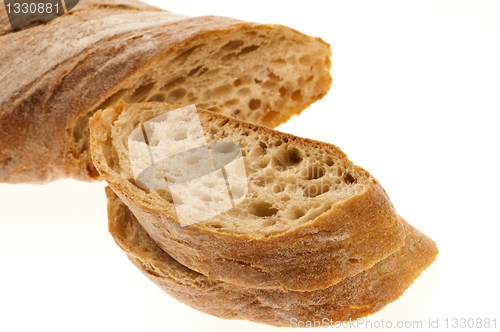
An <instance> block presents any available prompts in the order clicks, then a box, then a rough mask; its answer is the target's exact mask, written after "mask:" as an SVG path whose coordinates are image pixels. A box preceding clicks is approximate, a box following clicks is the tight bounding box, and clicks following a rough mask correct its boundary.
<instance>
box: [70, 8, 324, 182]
mask: <svg viewBox="0 0 500 332" xmlns="http://www.w3.org/2000/svg"><path fill="white" fill-rule="evenodd" d="M202 19H203V18H193V19H192V20H202ZM330 55H331V51H330V47H329V45H328V44H326V43H324V42H323V41H321V40H320V39H317V38H311V37H308V36H305V35H303V34H301V33H298V32H296V31H294V30H292V29H290V28H287V27H283V26H277V25H258V24H248V23H240V24H235V25H234V26H233V27H231V28H229V29H226V30H222V31H213V32H212V31H211V32H207V33H205V34H202V35H199V36H196V37H195V38H191V39H189V40H186V41H183V42H182V43H180V44H179V45H178V46H177V47H174V48H171V49H169V50H168V51H166V52H165V53H164V54H162V55H161V56H158V57H157V58H155V59H154V60H153V61H152V62H151V63H149V64H147V65H146V66H144V67H143V68H141V69H140V70H139V71H137V72H136V73H134V74H133V75H131V76H130V77H128V78H127V79H126V80H125V81H123V82H122V83H121V84H119V85H117V86H115V87H114V88H113V89H111V90H110V91H108V93H107V94H106V95H105V96H103V97H102V99H101V101H100V103H99V104H97V105H96V107H95V108H94V110H91V111H90V112H88V113H87V114H85V115H82V116H81V117H79V118H78V119H76V120H75V122H74V123H73V124H72V126H70V128H68V136H69V143H68V144H69V150H70V153H71V154H72V155H73V157H74V158H75V159H77V160H80V162H83V164H85V165H86V168H87V169H86V173H88V175H89V176H90V177H92V178H96V177H98V176H99V175H98V172H97V170H96V169H95V168H94V166H93V164H92V161H91V156H90V153H89V141H88V130H89V129H88V119H89V118H90V117H91V116H92V115H93V114H94V113H95V112H96V110H98V109H105V108H107V107H109V106H114V105H116V103H117V102H118V101H119V100H120V99H123V100H124V101H126V102H127V103H137V102H148V101H156V102H166V103H170V104H184V105H189V104H196V105H197V107H199V108H202V109H206V110H209V111H212V112H216V113H220V114H224V115H228V116H232V117H235V118H238V119H243V120H245V121H250V122H253V123H256V124H262V125H265V126H268V127H276V126H277V125H279V124H281V123H283V122H285V121H287V120H288V119H289V118H290V117H292V116H293V115H295V114H299V113H300V112H301V111H302V110H304V109H305V108H307V107H308V106H309V105H310V104H312V103H313V102H315V101H317V100H319V99H321V98H323V97H324V96H325V95H326V93H327V92H328V89H329V87H330V84H331V76H330V73H329V70H330Z"/></svg>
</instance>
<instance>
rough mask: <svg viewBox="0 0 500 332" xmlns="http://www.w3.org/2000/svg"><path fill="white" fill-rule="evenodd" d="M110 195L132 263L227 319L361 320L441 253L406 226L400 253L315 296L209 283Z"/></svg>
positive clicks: (118, 235) (116, 230) (112, 216)
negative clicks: (173, 253)
mask: <svg viewBox="0 0 500 332" xmlns="http://www.w3.org/2000/svg"><path fill="white" fill-rule="evenodd" d="M106 194H107V197H108V218H109V231H110V232H111V234H112V235H113V237H114V239H115V241H116V243H117V244H118V245H119V246H120V247H121V248H122V249H123V251H125V253H126V254H127V256H128V258H129V259H130V260H131V261H132V263H133V264H134V265H135V266H136V267H137V268H138V269H139V270H140V271H141V272H142V273H143V274H144V275H145V276H146V277H148V278H149V279H150V280H151V281H153V282H154V283H155V284H156V285H158V287H160V288H161V289H162V290H164V291H165V292H166V293H168V294H169V295H171V296H172V297H174V298H175V299H177V300H179V301H180V302H183V303H185V304H187V305H189V306H191V307H192V308H195V309H197V310H200V311H203V312H205V313H208V314H211V315H214V316H217V317H221V318H228V319H247V320H251V321H254V322H259V323H264V324H270V325H276V326H293V319H295V322H297V321H321V322H323V319H327V321H328V322H329V324H331V325H333V324H334V323H335V322H336V321H349V319H351V320H356V319H357V318H361V317H365V316H368V315H370V314H373V313H375V312H377V311H379V310H381V309H382V308H384V307H385V306H386V305H387V304H389V303H390V302H392V301H395V300H396V299H397V298H399V297H400V296H401V295H402V294H403V292H404V291H405V290H406V289H407V288H408V287H409V286H410V285H411V284H412V283H413V282H414V281H415V279H416V278H418V277H419V276H420V274H421V272H422V271H423V270H425V269H426V268H427V267H428V266H429V265H430V264H431V263H432V262H433V261H434V259H435V258H436V255H437V252H438V250H437V247H436V245H435V243H434V242H433V241H432V240H431V239H430V238H429V237H427V236H426V235H424V234H422V233H421V232H419V231H418V230H417V229H415V228H414V227H412V226H411V225H409V224H408V223H406V222H405V221H403V225H404V228H405V230H406V240H405V244H404V246H403V247H402V248H401V249H400V250H398V251H397V252H395V253H393V254H391V255H390V256H388V257H387V258H385V259H384V260H382V261H380V262H378V263H377V264H375V265H374V266H373V267H371V268H370V269H368V270H365V271H363V272H360V273H359V274H357V275H355V276H352V277H349V278H346V279H344V280H342V281H341V282H340V283H338V284H336V285H333V286H331V287H328V288H325V289H321V290H316V291H311V292H296V291H288V292H282V291H280V290H269V289H258V288H246V287H240V286H236V285H233V284H230V283H226V282H222V281H219V280H213V279H209V278H207V277H206V276H204V275H202V274H200V273H198V272H195V271H193V270H191V269H189V268H187V267H185V266H183V265H182V264H180V263H179V262H177V261H176V260H175V259H173V258H172V257H171V256H170V255H168V254H167V253H166V252H165V251H163V250H161V249H160V248H159V247H158V246H157V245H156V244H155V242H154V241H153V240H152V239H151V237H150V236H149V235H148V233H147V232H146V231H145V230H144V229H143V228H142V227H141V226H140V224H139V223H138V222H137V219H136V218H135V216H134V215H133V214H132V212H131V211H130V210H129V209H128V207H127V206H126V205H125V204H124V203H123V202H122V201H120V199H119V198H118V197H117V196H116V194H115V193H114V192H113V191H112V190H111V189H110V188H107V189H106ZM313 273H314V271H313V270H312V271H311V275H312V274H313ZM331 322H333V323H331Z"/></svg>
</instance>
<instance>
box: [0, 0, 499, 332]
mask: <svg viewBox="0 0 500 332" xmlns="http://www.w3.org/2000/svg"><path fill="white" fill-rule="evenodd" d="M149 2H150V3H152V4H156V5H158V6H161V7H164V8H165V9H169V10H171V11H173V12H178V13H182V14H188V15H190V16H197V15H209V14H210V15H223V16H231V17H236V18H240V19H243V20H248V21H257V22H263V23H281V24H285V25H288V26H291V27H293V28H295V29H298V30H300V31H302V32H305V33H307V34H310V35H315V36H320V37H321V38H323V39H324V40H325V41H327V42H328V43H330V44H331V46H332V50H333V57H332V63H333V65H332V71H331V72H332V76H333V84H332V86H331V89H330V92H329V94H328V95H327V97H325V98H324V99H323V100H322V101H320V102H318V103H316V104H314V105H313V106H312V107H311V108H309V109H308V110H306V111H304V112H303V114H302V115H301V116H300V117H294V118H293V119H291V120H290V121H289V122H288V123H287V124H285V125H282V126H281V127H280V128H279V129H280V130H282V131H286V132H289V133H293V134H295V135H298V136H303V137H309V138H313V139H317V140H321V141H326V142H330V143H333V144H336V145H338V146H339V147H340V148H341V149H342V150H343V151H344V152H345V153H346V154H347V155H348V156H349V158H350V159H351V160H353V161H354V162H355V163H357V164H358V165H361V166H362V167H364V168H365V169H367V170H368V171H370V172H371V173H372V174H373V175H374V176H375V177H376V178H377V179H378V180H379V181H380V182H381V183H382V184H383V185H384V187H385V189H386V190H387V192H388V193H389V195H390V197H391V199H392V202H393V203H394V205H395V207H396V208H397V210H398V212H399V213H400V214H401V215H402V216H403V217H404V218H405V219H406V220H408V221H409V222H410V223H411V224H413V225H414V226H416V227H417V228H419V229H420V230H422V231H423V232H425V233H426V234H428V235H429V236H431V237H432V238H433V239H434V240H435V242H436V243H437V244H438V246H439V248H440V254H439V256H438V260H437V261H436V263H434V264H433V265H432V266H431V267H430V268H429V269H428V270H426V271H425V272H424V273H423V275H422V277H421V278H419V279H418V280H417V281H416V282H415V283H414V284H413V285H412V286H411V287H410V289H409V290H408V291H407V292H406V293H405V295H404V296H403V297H402V298H400V299H399V300H397V301H396V302H394V303H392V304H390V305H389V306H387V307H386V308H385V309H384V310H382V311H381V312H379V313H377V314H375V315H373V316H371V318H370V320H372V321H375V320H381V319H384V321H387V320H391V321H392V322H394V324H395V322H397V321H400V320H402V321H404V320H423V321H424V327H425V326H427V322H428V319H429V318H430V319H432V320H435V319H436V318H439V323H440V325H439V327H440V328H439V330H444V321H443V320H444V319H445V318H454V317H456V318H490V319H494V318H496V319H497V326H500V313H499V312H500V310H499V309H500V305H499V303H498V298H499V296H500V291H499V288H500V287H499V282H498V280H499V279H500V268H499V262H500V261H499V253H500V250H499V242H500V240H499V234H498V231H499V227H498V225H499V222H500V217H499V206H500V204H499V203H500V200H499V199H500V194H499V188H500V180H499V177H500V173H499V171H500V157H499V142H500V134H499V129H498V127H499V116H498V114H499V111H500V1H485V0H470V1H458V0H452V1H443V0H432V1H429V0H419V1H407V0H394V1H387V0H378V1H372V0H366V1H357V0H354V1H353V0H349V1H347V0H343V1H313V0H307V1H305V0H304V1H290V0H287V1H272V0H266V1H255V0H252V1H248V2H243V1H234V0H233V1H215V0H211V1H199V2H195V1H175V2H174V1H172V2H166V1H152V0H151V1H149ZM103 187H104V185H103V184H101V183H92V184H89V183H78V182H75V181H72V180H66V181H58V182H56V183H52V184H48V185H43V186H31V185H4V184H2V185H0V331H54V332H55V331H90V330H92V331H117V330H119V331H121V332H125V331H134V332H136V331H198V330H199V331H218V332H220V331H234V330H237V331H273V330H275V328H273V327H269V326H266V325H261V324H256V323H250V322H246V321H226V320H222V319H218V318H215V317H211V316H209V315H206V314H203V313H199V312H197V311H195V310H193V309H190V308H189V307H187V306H185V305H183V304H181V303H178V302H177V301H175V300H173V299H172V298H170V297H169V296H168V295H167V294H165V293H163V292H162V291H160V290H159V289H158V288H157V287H156V286H155V285H154V284H152V283H151V282H149V281H148V280H147V279H146V278H145V277H144V276H143V275H142V274H141V273H140V272H139V271H138V270H136V269H135V267H133V266H132V264H131V263H129V262H128V260H127V259H126V257H125V255H124V254H123V253H122V252H121V250H120V249H119V248H118V247H117V246H116V245H115V243H114V241H113V239H112V238H111V236H110V235H109V234H108V232H107V220H106V201H105V196H104V192H103ZM281 330H287V329H281ZM281 330H280V331H281ZM359 330H363V329H361V328H360V329H359ZM377 330H378V331H381V330H382V329H377ZM408 330H411V329H408Z"/></svg>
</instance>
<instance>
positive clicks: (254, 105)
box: [248, 99, 261, 111]
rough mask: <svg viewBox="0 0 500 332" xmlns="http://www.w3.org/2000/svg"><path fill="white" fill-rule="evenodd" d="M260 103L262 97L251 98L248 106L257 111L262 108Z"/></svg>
mask: <svg viewBox="0 0 500 332" xmlns="http://www.w3.org/2000/svg"><path fill="white" fill-rule="evenodd" d="M260 104H261V101H260V99H250V102H249V103H248V107H249V108H250V109H251V110H252V111H255V110H256V109H258V108H260Z"/></svg>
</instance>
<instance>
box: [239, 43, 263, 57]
mask: <svg viewBox="0 0 500 332" xmlns="http://www.w3.org/2000/svg"><path fill="white" fill-rule="evenodd" d="M259 47H260V45H252V46H247V47H243V48H242V49H241V51H240V53H239V55H243V54H248V53H251V52H253V51H256V50H257V49H259Z"/></svg>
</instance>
